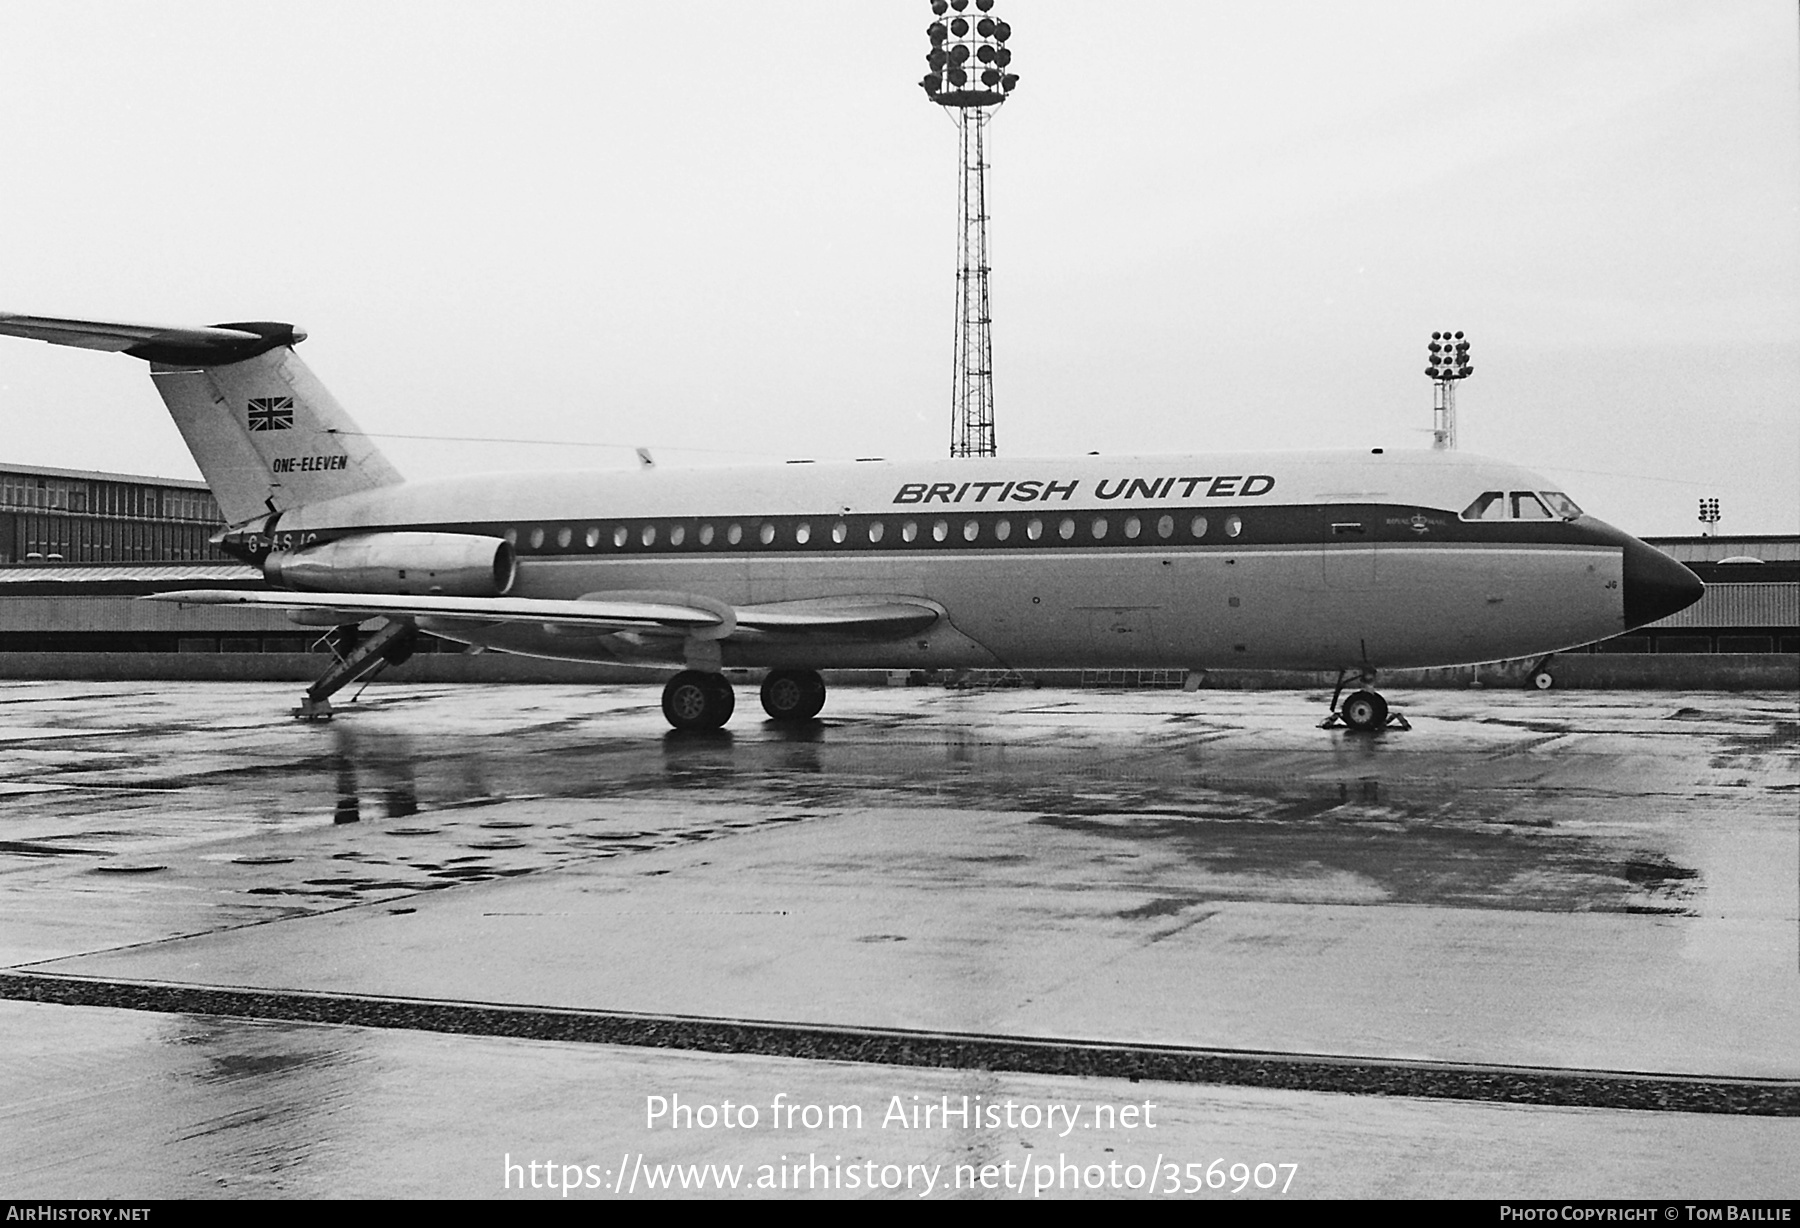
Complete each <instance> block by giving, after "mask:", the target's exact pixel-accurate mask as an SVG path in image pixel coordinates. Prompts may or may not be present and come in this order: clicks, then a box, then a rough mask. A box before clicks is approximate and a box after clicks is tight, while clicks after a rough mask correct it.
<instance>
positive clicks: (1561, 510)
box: [1538, 490, 1581, 520]
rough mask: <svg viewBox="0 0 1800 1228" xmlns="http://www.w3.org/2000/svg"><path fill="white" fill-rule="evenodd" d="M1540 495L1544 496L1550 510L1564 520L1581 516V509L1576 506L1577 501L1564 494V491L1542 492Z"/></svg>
mask: <svg viewBox="0 0 1800 1228" xmlns="http://www.w3.org/2000/svg"><path fill="white" fill-rule="evenodd" d="M1538 493H1539V494H1541V495H1543V496H1544V502H1545V503H1548V504H1549V505H1550V510H1551V511H1553V512H1555V513H1556V514H1557V515H1558V516H1561V517H1562V518H1563V519H1564V520H1573V519H1575V518H1576V517H1577V516H1579V515H1581V509H1580V508H1578V507H1576V506H1575V500H1573V499H1571V498H1569V496H1567V495H1565V494H1563V492H1562V491H1560V490H1541V491H1539V492H1538Z"/></svg>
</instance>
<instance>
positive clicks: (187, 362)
mask: <svg viewBox="0 0 1800 1228" xmlns="http://www.w3.org/2000/svg"><path fill="white" fill-rule="evenodd" d="M0 335H11V336H15V337H30V338H33V339H35V340H38V341H48V342H51V343H52V344H55V345H73V346H80V347H82V348H84V349H96V350H115V351H123V352H124V353H126V354H130V355H131V356H133V357H134V358H142V359H145V360H146V361H148V362H149V363H150V378H151V379H152V380H154V381H155V383H156V390H157V391H158V392H159V393H161V394H162V399H163V403H164V404H166V405H167V406H168V407H169V414H170V416H171V417H173V418H174V419H175V425H176V426H177V427H179V428H180V430H181V435H182V438H183V439H184V440H186V441H187V446H188V451H189V452H191V453H193V456H194V462H195V463H196V464H198V465H199V466H200V472H201V474H202V475H203V476H204V477H205V478H206V484H207V485H208V486H210V487H211V488H212V492H213V495H214V497H215V498H217V499H218V501H219V507H220V510H221V511H223V512H224V514H225V519H226V522H227V523H229V524H233V525H236V524H242V523H244V522H245V521H248V520H251V519H254V518H255V517H258V516H264V515H267V514H269V513H270V512H282V511H286V510H288V509H289V508H292V507H298V506H300V505H301V504H304V503H313V502H317V501H318V500H320V499H330V498H334V497H336V496H338V495H347V494H353V493H355V492H357V491H363V490H373V489H375V488H377V487H381V486H393V485H397V484H399V483H400V482H402V481H403V480H404V479H403V478H401V476H400V474H399V473H398V472H397V471H396V470H395V469H394V467H393V466H392V465H390V464H389V463H388V461H387V458H386V457H384V456H383V455H382V454H381V450H380V449H379V448H377V447H376V446H375V444H374V443H373V441H371V440H370V439H369V437H368V436H366V435H364V434H362V433H361V432H360V431H359V430H358V429H357V427H356V423H355V422H354V421H352V420H351V418H350V415H349V414H347V413H345V412H344V408H343V406H341V405H339V404H338V403H337V400H336V398H334V397H333V396H332V395H331V393H329V392H327V391H326V390H325V386H324V385H323V384H321V383H320V382H319V381H318V379H317V378H315V377H314V375H313V373H312V372H311V371H310V370H309V369H308V368H307V366H306V364H305V363H303V362H301V361H300V356H299V355H298V354H296V353H294V346H296V345H298V344H299V343H300V342H301V341H304V340H305V339H306V334H305V333H304V332H301V331H300V330H299V329H296V328H295V327H294V326H293V325H291V324H275V323H266V322H260V321H259V322H255V323H241V324H220V325H215V326H213V327H210V328H162V327H158V326H155V325H142V324H106V323H99V322H95V321H87V320H57V319H49V318H47V317H43V316H15V315H0Z"/></svg>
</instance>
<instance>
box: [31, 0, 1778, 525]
mask: <svg viewBox="0 0 1800 1228" xmlns="http://www.w3.org/2000/svg"><path fill="white" fill-rule="evenodd" d="M996 11H997V12H998V13H999V14H1001V15H1003V16H1005V17H1006V18H1007V19H1008V20H1009V21H1010V22H1011V23H1012V25H1013V27H1014V30H1015V34H1014V38H1013V42H1012V45H1013V47H1014V49H1015V52H1016V56H1017V59H1016V60H1015V64H1014V67H1015V68H1016V70H1017V71H1018V72H1019V73H1020V75H1021V77H1022V82H1021V84H1020V87H1019V90H1018V92H1017V94H1016V95H1015V96H1014V98H1013V100H1012V101H1010V102H1009V103H1008V104H1007V105H1006V106H1005V108H1003V109H1002V111H1001V113H1000V115H999V117H998V118H997V120H996V121H995V123H994V125H993V127H992V129H991V132H992V136H993V148H992V151H991V161H992V164H993V165H992V169H991V171H990V175H989V195H990V211H991V213H992V215H993V222H992V254H993V264H994V275H993V278H994V280H993V301H994V316H995V323H994V350H995V369H996V376H995V385H996V397H997V407H998V410H997V419H998V437H999V443H1000V449H1001V452H1002V453H1003V454H1005V455H1012V456H1028V455H1050V454H1056V453H1067V452H1086V451H1090V450H1097V451H1101V452H1105V453H1111V454H1124V453H1133V452H1188V451H1210V450H1222V449H1252V448H1296V447H1327V446H1346V447H1363V446H1376V445H1384V446H1387V447H1393V448H1423V447H1427V446H1429V434H1428V429H1429V427H1430V421H1431V412H1430V410H1431V389H1430V382H1429V380H1428V379H1427V378H1426V377H1425V375H1424V353H1425V343H1426V340H1427V338H1428V336H1429V334H1430V332H1431V330H1432V329H1433V328H1441V327H1446V326H1448V327H1451V328H1460V329H1464V330H1466V331H1467V332H1468V333H1469V334H1470V336H1471V338H1472V340H1473V344H1474V361H1475V367H1476V371H1475V374H1474V376H1473V377H1472V378H1471V379H1470V380H1469V381H1468V382H1467V383H1466V384H1465V385H1464V386H1463V388H1462V390H1461V393H1460V399H1459V406H1460V409H1461V416H1460V417H1461V433H1462V445H1463V448H1464V449H1465V450H1468V451H1473V452H1480V453H1484V454H1488V455H1493V456H1497V457H1502V458H1505V459H1508V460H1513V461H1517V462H1520V463H1524V464H1528V465H1532V466H1534V467H1536V468H1539V469H1541V470H1544V471H1546V472H1548V473H1549V474H1550V475H1551V476H1552V477H1554V478H1555V479H1556V480H1557V481H1559V482H1560V483H1561V484H1563V485H1564V486H1565V488H1566V489H1567V490H1568V491H1570V492H1571V493H1572V494H1574V495H1575V497H1576V498H1577V500H1579V501H1580V502H1581V503H1583V504H1584V505H1585V506H1587V507H1588V509H1589V510H1591V511H1594V512H1596V513H1597V514H1599V515H1602V516H1604V517H1606V518H1607V519H1610V520H1613V521H1615V522H1616V523H1619V524H1620V525H1622V526H1624V527H1626V528H1629V529H1631V530H1633V531H1636V532H1640V533H1685V532H1693V531H1696V530H1697V526H1696V524H1695V521H1694V505H1695V500H1696V499H1697V498H1698V497H1699V496H1701V495H1718V496H1719V497H1720V498H1721V499H1723V501H1724V508H1725V523H1724V525H1723V526H1722V527H1723V528H1725V529H1726V530H1734V531H1739V532H1795V531H1800V478H1797V476H1796V475H1797V472H1800V67H1797V65H1800V33H1797V31H1796V6H1795V4H1794V3H1793V2H1792V0H1675V2H1658V0H1556V2H1555V3H1527V2H1520V0H1508V2H1507V3H1505V4H1493V5H1474V4H1462V5H1446V4H1442V3H1422V2H1421V3H1402V2H1398V0H1368V2H1366V3H1354V2H1345V0H1331V2H1325V0H1319V2H1306V3H1276V2H1268V0H1259V2H1258V3H1254V4H1249V3H1219V4H1202V3H1194V2H1185V0H1183V2H1169V3H1153V2H1151V0H1144V2H1141V3H1133V2H1132V0H1114V2H1112V3H1108V4H1096V3H1075V2H1073V0H1001V2H1000V4H999V6H998V8H997V10H996ZM0 16H3V17H4V37H0V115H4V117H5V118H4V120H0V168H3V172H0V173H3V174H4V184H5V190H4V192H3V193H0V310H8V311H20V312H32V313H40V314H65V315H73V316H88V317H93V318H116V319H126V320H149V321H156V322H167V323H211V322H215V321H222V320H231V319H278V320H290V321H294V322H296V323H299V324H301V325H303V326H304V327H306V328H307V329H309V330H310V331H311V333H312V339H311V340H309V341H308V342H307V343H306V344H305V345H304V346H303V347H302V350H301V352H302V354H303V355H304V356H305V357H306V359H307V360H308V362H309V363H310V364H311V365H312V367H313V369H314V370H315V371H317V372H318V374H319V375H320V377H321V378H322V379H324V380H325V382H326V383H327V384H328V385H329V386H330V387H331V388H332V389H333V391H334V392H336V393H337V395H338V397H339V398H340V399H341V400H342V401H343V402H344V403H345V404H346V406H348V407H349V409H350V410H351V412H352V413H354V414H355V415H356V416H357V417H358V419H359V420H360V421H361V423H362V425H363V426H364V428H365V429H368V430H370V431H374V432H386V433H391V434H395V435H442V436H505V437H523V438H542V439H556V440H569V441H587V442H593V443H601V444H612V445H619V447H615V448H611V449H608V448H592V449H589V448H580V447H572V446H565V447H559V448H545V447H522V446H519V447H502V446H495V445H482V444H466V443H450V442H428V441H420V440H406V439H393V440H389V441H386V443H385V446H386V447H387V448H388V450H389V451H390V453H391V455H392V456H393V458H394V460H395V462H396V463H397V464H398V465H400V467H401V468H402V469H403V470H404V471H405V472H407V473H408V474H409V475H415V476H427V475H432V474H440V473H450V472H466V471H471V470H478V469H484V468H495V467H502V468H519V469H533V468H537V469H545V468H566V467H571V466H584V465H594V466H599V467H606V466H617V465H623V464H627V463H630V461H631V457H630V452H629V450H628V449H629V448H630V446H632V445H639V444H643V445H648V446H651V447H653V448H656V449H657V450H658V452H659V457H660V459H661V460H662V461H663V463H665V464H712V463H719V462H720V461H723V460H728V459H739V460H754V459H757V458H762V457H772V458H781V457H798V456H813V457H819V458H831V457H848V456H867V455H885V456H890V457H928V456H939V455H942V454H943V453H944V452H945V450H946V447H947V440H948V433H949V367H950V341H951V328H952V323H953V318H952V310H953V298H952V295H953V289H954V285H953V279H954V241H955V217H956V213H955V188H956V134H955V129H954V127H953V126H952V124H951V123H950V122H949V121H948V120H947V119H946V118H945V117H944V116H943V115H942V114H941V113H940V112H939V111H938V109H937V108H935V107H933V106H932V105H931V104H930V103H929V102H928V101H927V100H926V98H925V96H924V94H923V93H922V92H921V91H920V89H919V88H918V86H917V85H916V84H915V83H916V81H917V80H918V77H919V76H920V74H921V73H922V72H923V69H924V62H923V57H924V52H925V50H926V46H927V44H926V40H925V35H924V28H925V26H926V24H927V22H928V21H929V19H930V11H929V6H928V5H927V3H926V0H859V2H857V3H845V2H843V0H818V2H807V0H788V2H787V3H783V4H778V5H777V4H754V3H747V2H742V0H733V2H729V3H725V2H708V0H685V2H684V3H681V4H668V5H660V4H652V3H642V2H639V3H630V4H626V3H607V2H605V0H586V2H583V3H566V4H565V3H512V4H480V5H477V4H465V3H452V2H446V0H436V2H434V3H430V4H401V3H367V2H359V3H344V4H336V3H321V2H319V0H309V2H308V3H306V4H291V3H284V4H272V3H270V4H264V3H253V2H246V0H232V2H230V3H197V2H194V0H181V2H180V3H164V4H122V3H104V2H92V3H71V4H43V3H39V2H36V0H33V2H30V3H23V2H12V0H0ZM144 371H145V368H144V366H143V364H141V363H138V362H136V361H135V360H131V359H126V358H122V357H118V356H113V355H102V354H90V353H84V352H80V351H71V350H61V349H55V348H52V347H49V346H43V345H39V344H36V343H32V342H24V341H14V340H10V339H9V340H4V341H0V424H3V425H4V431H5V434H4V441H3V442H0V459H5V460H9V461H14V462H29V463H38V464H47V465H59V466H65V467H72V468H100V469H117V470H124V471H128V472H147V473H157V474H167V475H173V476H192V475H193V474H194V469H193V466H192V463H191V461H189V460H188V458H187V455H186V452H185V450H184V449H183V447H182V445H181V442H180V439H179V437H178V435H177V434H176V432H175V429H174V427H173V425H172V424H170V422H169V421H168V419H167V416H166V415H165V414H164V413H163V411H162V409H161V405H160V402H159V401H158V400H157V398H156V396H155V393H154V391H153V389H152V387H151V385H150V382H149V380H148V379H147V378H146V377H145V374H144ZM621 449H623V450H621ZM684 449H693V450H684Z"/></svg>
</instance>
